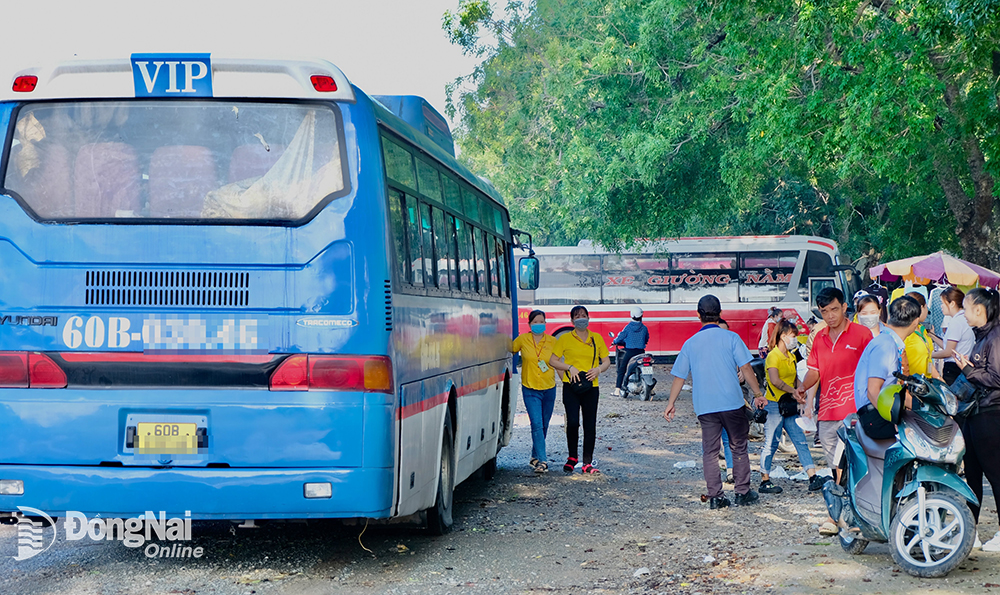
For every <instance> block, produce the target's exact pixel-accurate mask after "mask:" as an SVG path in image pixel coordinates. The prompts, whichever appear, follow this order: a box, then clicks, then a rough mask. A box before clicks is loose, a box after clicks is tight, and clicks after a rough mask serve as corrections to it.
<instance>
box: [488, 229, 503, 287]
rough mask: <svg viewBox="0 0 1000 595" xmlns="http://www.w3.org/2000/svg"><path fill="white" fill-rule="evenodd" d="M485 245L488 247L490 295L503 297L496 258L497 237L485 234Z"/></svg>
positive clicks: (497, 249)
mask: <svg viewBox="0 0 1000 595" xmlns="http://www.w3.org/2000/svg"><path fill="white" fill-rule="evenodd" d="M486 241H487V242H488V243H487V244H486V245H487V246H489V247H490V295H494V296H496V297H503V290H502V289H501V287H500V277H502V275H501V274H500V264H499V262H498V261H497V259H498V258H499V257H500V249H499V248H498V247H497V239H496V237H494V236H491V235H487V236H486Z"/></svg>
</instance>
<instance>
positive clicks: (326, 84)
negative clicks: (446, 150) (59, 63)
mask: <svg viewBox="0 0 1000 595" xmlns="http://www.w3.org/2000/svg"><path fill="white" fill-rule="evenodd" d="M309 80H311V81H312V84H313V89H316V90H317V91H319V92H320V93H333V92H334V91H336V90H337V81H335V80H333V77H332V76H326V75H322V74H314V75H312V76H311V77H309ZM15 91H16V89H15Z"/></svg>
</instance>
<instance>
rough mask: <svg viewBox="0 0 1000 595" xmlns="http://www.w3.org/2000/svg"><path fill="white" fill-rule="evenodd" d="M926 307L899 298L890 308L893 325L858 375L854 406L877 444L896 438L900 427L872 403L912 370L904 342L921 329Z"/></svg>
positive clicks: (871, 346) (866, 354)
mask: <svg viewBox="0 0 1000 595" xmlns="http://www.w3.org/2000/svg"><path fill="white" fill-rule="evenodd" d="M921 310H922V307H921V306H920V304H919V303H917V300H915V299H913V298H911V297H909V296H905V295H904V296H902V297H898V298H896V299H895V300H893V302H892V303H891V304H889V323H888V325H887V326H886V328H885V329H883V330H882V332H881V333H879V335H878V336H877V337H875V338H874V339H872V341H871V342H870V343H868V346H867V347H865V350H864V351H863V352H862V353H861V359H859V360H858V368H857V371H856V372H855V373H854V405H855V407H857V409H858V421H860V422H861V427H862V428H864V430H865V434H867V435H868V437H869V438H872V439H875V440H887V439H889V438H894V437H895V436H896V426H895V424H893V423H892V422H889V421H886V420H885V419H883V418H882V416H881V415H879V412H878V409H876V408H875V406H874V405H873V404H872V403H875V402H877V399H878V394H879V392H881V390H882V386H883V385H884V384H885V383H886V382H887V381H891V380H892V373H893V372H902V373H903V374H909V373H910V371H909V366H908V365H905V363H906V359H905V358H904V357H903V353H904V350H903V340H904V339H906V337H908V336H909V335H910V333H912V332H913V331H915V330H916V329H917V326H919V325H920V314H921Z"/></svg>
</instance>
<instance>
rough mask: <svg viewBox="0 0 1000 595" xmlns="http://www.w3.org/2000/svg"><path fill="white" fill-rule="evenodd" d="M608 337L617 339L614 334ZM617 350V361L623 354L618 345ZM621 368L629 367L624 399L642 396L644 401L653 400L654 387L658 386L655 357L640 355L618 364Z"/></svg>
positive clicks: (626, 374)
mask: <svg viewBox="0 0 1000 595" xmlns="http://www.w3.org/2000/svg"><path fill="white" fill-rule="evenodd" d="M608 336H610V337H611V338H612V340H613V339H614V338H615V335H614V333H610V332H609V333H608ZM615 350H616V352H617V353H616V358H615V359H616V360H617V359H618V356H619V355H620V354H621V349H620V347H619V346H618V345H615ZM616 363H617V365H619V366H627V368H626V369H625V381H624V384H625V386H623V387H622V390H624V391H625V394H624V395H622V397H623V398H626V399H627V398H628V397H629V395H642V400H643V401H649V400H652V398H653V387H654V386H656V378H654V377H653V356H652V354H649V353H640V354H639V355H636V356H633V357H632V359H630V360H629V361H628V362H627V363H626V362H623V361H618V362H616Z"/></svg>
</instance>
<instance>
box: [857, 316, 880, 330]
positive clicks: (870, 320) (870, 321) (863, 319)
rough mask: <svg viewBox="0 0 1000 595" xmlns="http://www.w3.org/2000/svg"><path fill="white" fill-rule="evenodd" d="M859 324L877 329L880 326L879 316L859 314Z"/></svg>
mask: <svg viewBox="0 0 1000 595" xmlns="http://www.w3.org/2000/svg"><path fill="white" fill-rule="evenodd" d="M858 322H860V323H861V324H863V325H865V326H867V327H868V328H875V327H877V326H878V314H859V315H858Z"/></svg>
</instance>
